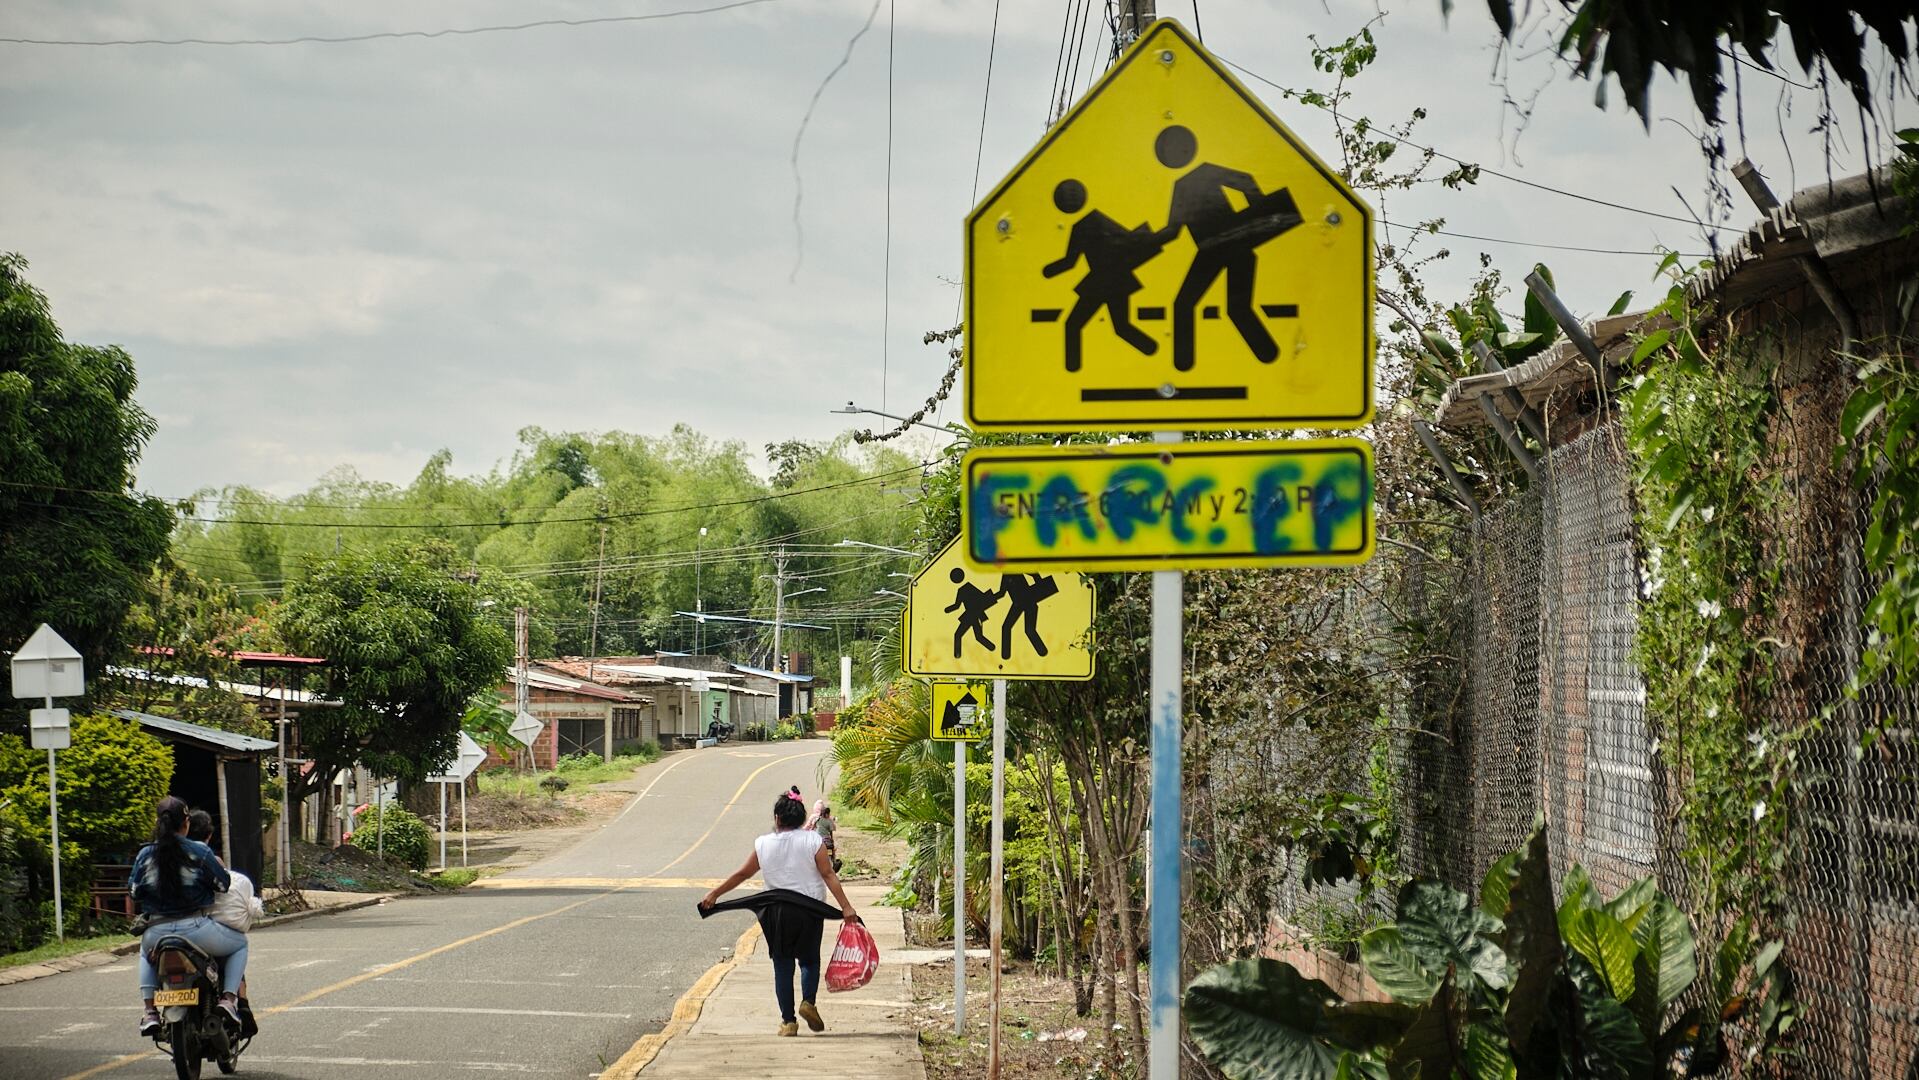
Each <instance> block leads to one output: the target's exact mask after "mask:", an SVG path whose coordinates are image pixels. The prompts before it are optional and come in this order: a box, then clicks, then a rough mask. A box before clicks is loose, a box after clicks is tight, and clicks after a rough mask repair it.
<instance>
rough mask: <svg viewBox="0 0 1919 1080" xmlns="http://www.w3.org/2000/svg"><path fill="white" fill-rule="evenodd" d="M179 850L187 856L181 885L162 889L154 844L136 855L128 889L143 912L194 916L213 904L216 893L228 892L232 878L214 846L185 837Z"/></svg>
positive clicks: (168, 916)
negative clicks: (154, 854) (221, 863)
mask: <svg viewBox="0 0 1919 1080" xmlns="http://www.w3.org/2000/svg"><path fill="white" fill-rule="evenodd" d="M180 849H181V853H182V854H183V855H185V856H186V865H185V866H184V867H182V868H181V871H180V882H179V887H178V888H177V889H173V890H162V889H161V888H160V864H159V861H158V860H156V859H155V858H154V857H153V845H152V844H148V845H147V846H146V847H143V848H141V849H140V854H138V855H136V856H134V859H133V872H132V873H131V874H128V875H127V889H128V891H129V892H131V893H132V895H133V902H134V903H136V904H138V905H140V911H141V912H142V913H143V914H146V915H150V916H152V917H154V918H157V919H173V918H179V917H180V916H183V915H194V914H197V913H199V912H201V911H204V910H206V909H207V908H208V907H210V906H211V905H212V904H213V896H214V894H215V893H223V892H225V891H227V883H228V882H229V881H230V880H231V879H230V878H229V877H228V876H227V870H226V867H224V866H221V865H220V858H219V856H217V855H215V854H214V853H213V849H212V848H210V847H208V846H206V845H205V844H202V843H201V842H199V841H198V840H188V839H187V838H186V837H184V836H183V837H181V838H180Z"/></svg>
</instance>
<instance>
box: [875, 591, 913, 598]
mask: <svg viewBox="0 0 1919 1080" xmlns="http://www.w3.org/2000/svg"><path fill="white" fill-rule="evenodd" d="M873 595H874V596H897V597H899V598H900V599H901V600H904V599H906V594H905V593H899V592H894V591H893V590H891V589H874V590H873Z"/></svg>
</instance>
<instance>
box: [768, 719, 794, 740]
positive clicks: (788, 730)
mask: <svg viewBox="0 0 1919 1080" xmlns="http://www.w3.org/2000/svg"><path fill="white" fill-rule="evenodd" d="M799 737H800V728H799V725H798V724H788V723H785V722H782V723H780V725H779V726H777V727H775V728H774V729H773V738H775V739H797V738H799Z"/></svg>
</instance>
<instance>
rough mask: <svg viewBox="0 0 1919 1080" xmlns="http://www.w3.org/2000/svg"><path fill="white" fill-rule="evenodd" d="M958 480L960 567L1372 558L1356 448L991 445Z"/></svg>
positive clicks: (1365, 470)
mask: <svg viewBox="0 0 1919 1080" xmlns="http://www.w3.org/2000/svg"><path fill="white" fill-rule="evenodd" d="M962 471H963V479H964V486H965V498H964V501H963V503H962V515H961V516H962V527H961V535H962V539H963V540H964V549H963V550H964V556H965V559H966V561H967V563H968V564H970V565H973V566H978V567H992V568H994V569H996V570H1000V571H1015V572H1021V571H1024V572H1035V571H1046V570H1061V569H1074V570H1080V571H1082V572H1084V571H1099V570H1182V569H1184V570H1208V569H1223V568H1227V567H1259V566H1348V565H1352V564H1355V563H1362V562H1365V561H1366V560H1367V559H1370V558H1372V554H1373V527H1374V521H1373V454H1372V446H1371V445H1370V444H1368V443H1367V442H1365V441H1364V440H1362V439H1315V440H1305V439H1300V440H1279V441H1271V442H1199V443H1128V444H1124V445H1120V446H1053V447H992V448H983V449H976V450H971V451H969V452H968V453H967V455H966V459H965V462H964V464H963V466H962Z"/></svg>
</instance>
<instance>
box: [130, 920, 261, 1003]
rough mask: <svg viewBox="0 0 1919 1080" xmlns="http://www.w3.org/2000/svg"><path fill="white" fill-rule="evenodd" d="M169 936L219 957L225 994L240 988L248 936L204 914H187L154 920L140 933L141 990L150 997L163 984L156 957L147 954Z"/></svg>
mask: <svg viewBox="0 0 1919 1080" xmlns="http://www.w3.org/2000/svg"><path fill="white" fill-rule="evenodd" d="M166 937H179V938H185V939H186V940H188V941H190V942H192V943H193V944H194V946H195V947H197V948H198V949H200V950H201V951H202V952H204V953H206V954H207V955H208V956H216V957H219V958H220V991H221V992H222V993H226V994H238V993H239V992H240V980H241V979H243V978H245V977H246V973H247V936H246V935H245V934H242V933H241V932H240V931H238V930H235V929H234V928H233V927H231V926H228V925H226V924H225V923H217V922H214V921H213V920H212V919H211V918H209V917H207V916H205V915H188V916H186V917H184V918H179V919H168V920H166V921H165V922H157V923H154V924H152V925H150V926H148V927H147V932H146V933H144V934H142V935H140V993H141V994H143V995H144V996H146V997H148V998H151V997H152V996H153V992H154V991H155V990H158V989H159V988H160V973H159V971H157V970H155V968H154V966H153V961H151V960H149V959H147V954H148V953H150V952H152V951H153V947H154V946H155V945H158V944H160V939H161V938H166Z"/></svg>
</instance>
